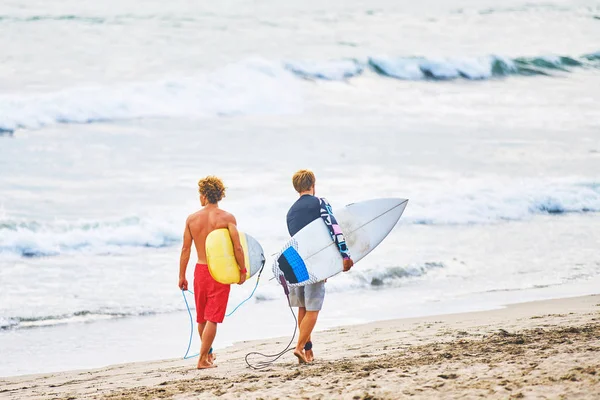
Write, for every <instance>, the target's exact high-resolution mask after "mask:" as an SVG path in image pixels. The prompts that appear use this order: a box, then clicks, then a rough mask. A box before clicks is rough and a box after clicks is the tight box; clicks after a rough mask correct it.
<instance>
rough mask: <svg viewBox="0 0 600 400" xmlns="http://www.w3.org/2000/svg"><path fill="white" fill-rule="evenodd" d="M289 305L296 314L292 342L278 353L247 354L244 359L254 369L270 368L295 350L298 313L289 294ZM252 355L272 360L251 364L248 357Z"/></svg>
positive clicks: (255, 352)
mask: <svg viewBox="0 0 600 400" xmlns="http://www.w3.org/2000/svg"><path fill="white" fill-rule="evenodd" d="M287 299H288V306H289V307H290V311H291V312H292V315H293V316H294V334H293V335H292V338H291V339H290V342H289V343H288V345H287V346H286V347H285V349H284V350H282V351H280V352H279V353H277V354H263V353H259V352H257V351H253V352H250V353H248V354H246V357H245V358H244V360H245V361H246V364H247V365H248V366H249V367H250V368H252V369H257V370H258V369H264V368H268V367H270V366H271V365H272V364H273V363H274V362H275V361H277V360H278V359H279V358H281V357H282V356H283V355H284V354H285V353H287V352H289V351H292V350H294V349H293V348H291V346H292V343H293V342H294V338H295V337H296V333H297V331H298V318H296V313H294V309H293V308H292V305H291V304H290V298H289V296H288V298H287ZM252 355H257V356H261V357H264V358H269V359H270V360H264V361H258V362H257V363H256V364H251V363H250V361H248V357H250V356H252Z"/></svg>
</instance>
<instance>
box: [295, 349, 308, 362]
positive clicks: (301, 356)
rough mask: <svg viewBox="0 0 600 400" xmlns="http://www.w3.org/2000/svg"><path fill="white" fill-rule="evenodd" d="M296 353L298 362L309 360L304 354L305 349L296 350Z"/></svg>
mask: <svg viewBox="0 0 600 400" xmlns="http://www.w3.org/2000/svg"><path fill="white" fill-rule="evenodd" d="M294 355H295V356H296V357H297V358H298V364H306V363H307V362H308V361H307V360H306V357H305V356H304V350H298V349H296V350H294Z"/></svg>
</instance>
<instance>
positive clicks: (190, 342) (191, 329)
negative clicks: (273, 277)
mask: <svg viewBox="0 0 600 400" xmlns="http://www.w3.org/2000/svg"><path fill="white" fill-rule="evenodd" d="M264 268H265V260H263V264H262V266H261V267H260V271H258V276H257V278H256V284H255V285H254V289H252V293H250V296H248V298H246V299H245V300H243V301H242V302H241V303H240V304H238V305H237V306H236V307H235V308H234V309H233V310H232V311H231V312H230V313H228V314H225V317H230V316H232V315H233V313H234V312H236V311H237V309H238V308H240V307H241V306H242V304H244V303H245V302H247V301H248V300H250V299H251V298H252V296H254V293H255V292H256V289H257V288H258V283H259V282H260V276H261V275H262V272H263V269H264ZM185 292H188V293H191V294H192V296H193V295H194V292H192V291H191V290H182V291H181V294H182V295H183V301H185V307H186V308H187V312H188V315H189V317H190V340H189V341H188V347H187V350H186V351H185V355H184V356H183V359H184V360H187V359H189V358H194V357H198V356H199V355H200V353H198V354H194V355H192V356H188V353H189V352H190V347H191V346H192V339H193V337H194V318H193V317H192V311H191V309H190V305H189V303H188V301H187V297H185ZM210 353H212V347H211V349H210V352H209V354H210Z"/></svg>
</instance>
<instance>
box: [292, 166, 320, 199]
mask: <svg viewBox="0 0 600 400" xmlns="http://www.w3.org/2000/svg"><path fill="white" fill-rule="evenodd" d="M315 182H316V178H315V174H313V172H312V171H311V170H308V169H301V170H300V171H298V172H296V173H295V174H294V176H293V177H292V183H293V184H294V189H296V192H298V193H302V192H306V191H307V190H310V188H311V187H313V186H314V184H315Z"/></svg>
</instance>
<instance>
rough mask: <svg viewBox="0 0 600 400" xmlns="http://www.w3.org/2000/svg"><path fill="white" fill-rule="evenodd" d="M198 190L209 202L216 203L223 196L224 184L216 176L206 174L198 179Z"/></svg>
mask: <svg viewBox="0 0 600 400" xmlns="http://www.w3.org/2000/svg"><path fill="white" fill-rule="evenodd" d="M198 192H199V193H200V194H201V195H204V196H205V197H206V200H208V202H209V203H211V204H216V203H218V202H219V201H221V199H222V198H223V197H225V185H223V181H222V180H221V179H220V178H218V177H216V176H207V177H206V178H202V179H200V180H199V181H198Z"/></svg>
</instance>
